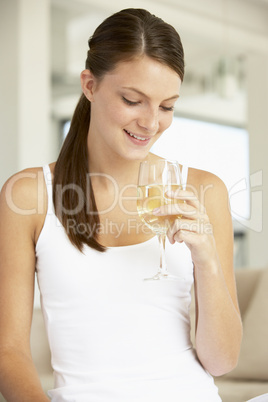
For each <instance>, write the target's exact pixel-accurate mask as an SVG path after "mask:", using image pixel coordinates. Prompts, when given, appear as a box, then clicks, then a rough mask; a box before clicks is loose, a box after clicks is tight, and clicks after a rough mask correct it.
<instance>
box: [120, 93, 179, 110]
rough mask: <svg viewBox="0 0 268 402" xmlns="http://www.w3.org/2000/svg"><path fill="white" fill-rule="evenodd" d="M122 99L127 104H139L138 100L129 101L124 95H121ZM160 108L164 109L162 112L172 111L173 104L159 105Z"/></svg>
mask: <svg viewBox="0 0 268 402" xmlns="http://www.w3.org/2000/svg"><path fill="white" fill-rule="evenodd" d="M122 99H123V101H124V103H126V104H127V105H128V106H137V105H139V104H140V102H133V101H130V100H129V99H127V98H125V97H124V96H122ZM160 108H161V109H162V110H163V111H164V112H173V111H174V106H170V107H167V106H160Z"/></svg>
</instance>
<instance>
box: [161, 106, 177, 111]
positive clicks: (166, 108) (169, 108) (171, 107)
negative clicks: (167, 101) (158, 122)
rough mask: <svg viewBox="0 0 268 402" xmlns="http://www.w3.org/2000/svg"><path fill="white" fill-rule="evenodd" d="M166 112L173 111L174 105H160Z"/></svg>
mask: <svg viewBox="0 0 268 402" xmlns="http://www.w3.org/2000/svg"><path fill="white" fill-rule="evenodd" d="M160 107H161V109H162V110H164V112H173V111H174V106H170V107H166V106H160Z"/></svg>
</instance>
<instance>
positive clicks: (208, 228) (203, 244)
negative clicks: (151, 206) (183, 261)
mask: <svg viewBox="0 0 268 402" xmlns="http://www.w3.org/2000/svg"><path fill="white" fill-rule="evenodd" d="M167 195H168V197H170V198H175V199H177V200H178V203H177V204H169V205H165V206H162V207H160V208H158V209H157V210H155V211H154V214H155V215H158V216H161V215H174V216H176V219H175V220H174V223H173V224H172V225H171V227H170V228H169V230H168V232H167V237H168V239H169V241H170V243H171V244H174V243H175V242H176V241H177V242H179V243H182V242H184V243H185V244H186V245H187V247H189V249H190V251H191V255H192V261H193V263H194V265H195V266H196V267H200V268H201V267H206V266H207V265H208V263H210V262H213V261H214V260H215V259H216V260H218V257H217V250H216V243H215V239H214V236H213V228H212V225H211V223H210V221H209V217H208V215H207V213H206V209H205V207H204V206H203V205H202V204H201V203H200V201H199V200H198V198H197V197H196V195H195V194H194V193H193V192H192V191H184V190H180V191H179V192H173V193H169V194H167ZM179 201H180V202H179ZM182 201H183V202H182ZM178 216H180V217H179V218H178Z"/></svg>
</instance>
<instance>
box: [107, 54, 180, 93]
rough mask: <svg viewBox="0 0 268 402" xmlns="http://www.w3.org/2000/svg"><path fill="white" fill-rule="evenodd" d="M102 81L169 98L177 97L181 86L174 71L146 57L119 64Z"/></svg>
mask: <svg viewBox="0 0 268 402" xmlns="http://www.w3.org/2000/svg"><path fill="white" fill-rule="evenodd" d="M104 81H106V82H109V83H110V84H111V85H117V86H118V87H132V88H133V87H134V88H137V89H139V90H140V91H142V92H145V93H151V92H158V93H160V92H164V93H165V94H166V95H170V96H174V95H176V94H177V95H178V94H179V89H180V85H181V79H180V77H179V75H178V74H177V73H176V72H175V71H174V70H172V69H171V68H170V67H168V66H166V65H165V64H163V63H160V62H159V61H156V60H154V59H152V58H150V57H148V56H142V57H139V58H135V59H133V60H129V61H122V62H119V63H118V64H117V65H116V68H115V69H114V70H113V71H111V72H109V73H107V74H106V75H105V77H104ZM166 97H167V98H168V96H166Z"/></svg>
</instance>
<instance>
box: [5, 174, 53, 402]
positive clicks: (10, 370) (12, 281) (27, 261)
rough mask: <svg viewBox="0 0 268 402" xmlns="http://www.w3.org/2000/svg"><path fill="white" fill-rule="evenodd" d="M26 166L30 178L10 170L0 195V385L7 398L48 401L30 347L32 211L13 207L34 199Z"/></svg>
mask: <svg viewBox="0 0 268 402" xmlns="http://www.w3.org/2000/svg"><path fill="white" fill-rule="evenodd" d="M31 172H32V173H31V174H32V178H30V177H27V178H24V179H23V178H20V177H19V176H18V175H17V176H13V178H11V179H10V180H9V181H8V182H7V183H6V185H5V186H4V187H3V189H2V192H1V197H0V390H1V393H2V394H3V396H4V397H5V399H6V400H7V401H8V402H12V401H14V402H18V401H20V402H23V401H27V402H30V401H34V402H36V401H38V402H47V401H49V399H48V397H47V396H46V395H45V393H44V392H43V390H42V386H41V383H40V380H39V378H38V374H37V371H36V368H35V366H34V364H33V361H32V357H31V350H30V329H31V320H32V310H33V298H34V275H35V249H34V247H35V237H36V232H37V227H38V217H37V214H34V213H31V214H30V215H25V214H23V213H21V212H19V211H18V209H21V210H30V209H32V210H34V209H35V207H36V205H37V204H36V203H37V191H36V190H37V180H35V179H34V173H37V172H36V171H31ZM18 178H20V179H19V180H17V179H18ZM16 180H17V181H16ZM16 206H17V207H18V208H17V209H16Z"/></svg>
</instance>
